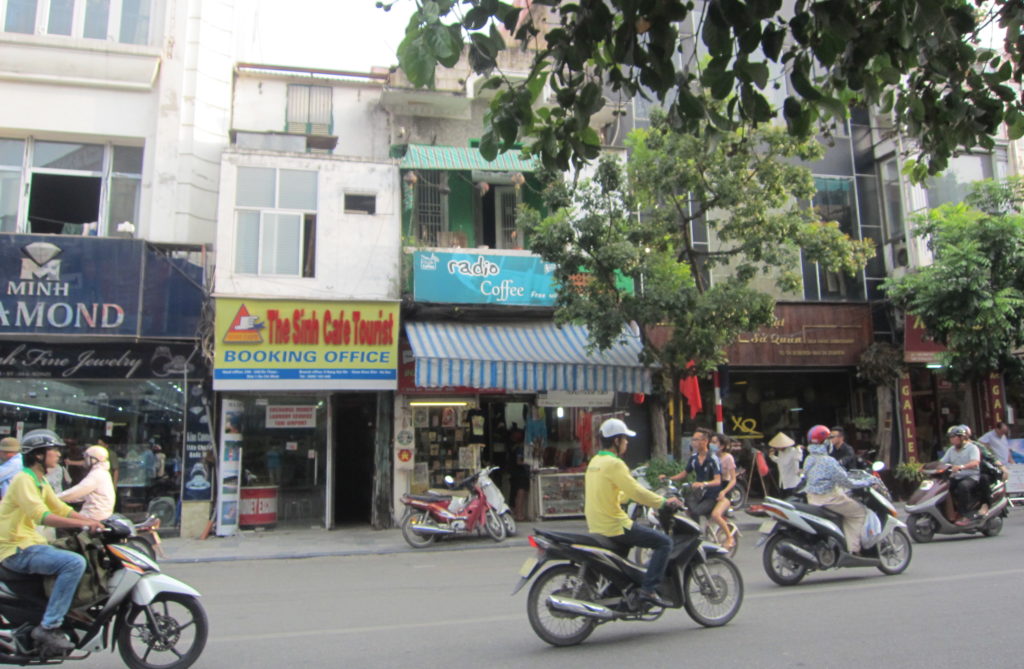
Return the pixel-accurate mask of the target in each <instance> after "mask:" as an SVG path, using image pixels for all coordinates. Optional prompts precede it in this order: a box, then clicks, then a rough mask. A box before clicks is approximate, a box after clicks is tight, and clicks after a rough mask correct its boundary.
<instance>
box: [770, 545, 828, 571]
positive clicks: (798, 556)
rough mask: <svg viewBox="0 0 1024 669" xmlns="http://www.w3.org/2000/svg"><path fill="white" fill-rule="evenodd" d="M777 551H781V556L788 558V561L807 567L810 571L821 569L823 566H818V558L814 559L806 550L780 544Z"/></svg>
mask: <svg viewBox="0 0 1024 669" xmlns="http://www.w3.org/2000/svg"><path fill="white" fill-rule="evenodd" d="M776 550H778V551H779V555H781V556H782V557H784V558H786V559H787V560H792V561H793V562H796V563H797V564H799V565H802V566H804V567H807V568H808V569H820V568H821V565H820V564H818V558H816V557H814V555H813V554H812V553H811V552H810V551H807V550H804V549H803V548H800V547H799V546H794V545H793V544H788V543H780V544H779V545H778V548H777V549H776Z"/></svg>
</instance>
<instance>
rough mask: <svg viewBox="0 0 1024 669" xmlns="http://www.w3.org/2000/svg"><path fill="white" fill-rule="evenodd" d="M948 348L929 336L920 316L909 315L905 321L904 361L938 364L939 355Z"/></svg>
mask: <svg viewBox="0 0 1024 669" xmlns="http://www.w3.org/2000/svg"><path fill="white" fill-rule="evenodd" d="M945 350H946V347H945V346H943V345H942V344H940V343H938V342H937V341H935V340H934V339H932V338H931V337H929V336H928V330H927V329H926V328H925V326H924V323H922V322H921V318H920V317H919V316H912V315H910V314H907V315H906V317H905V318H904V321H903V361H904V362H924V363H934V362H938V360H939V357H938V354H939V353H941V352H942V351H945Z"/></svg>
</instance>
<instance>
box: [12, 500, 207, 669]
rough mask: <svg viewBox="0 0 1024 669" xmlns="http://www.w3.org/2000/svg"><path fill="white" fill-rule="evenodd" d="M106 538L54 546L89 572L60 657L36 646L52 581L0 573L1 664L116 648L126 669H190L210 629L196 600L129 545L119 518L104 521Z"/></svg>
mask: <svg viewBox="0 0 1024 669" xmlns="http://www.w3.org/2000/svg"><path fill="white" fill-rule="evenodd" d="M103 524H104V526H105V528H106V531H104V532H101V533H98V534H94V535H93V534H89V533H88V532H84V531H83V532H80V533H78V534H75V535H72V536H69V537H66V538H64V539H58V540H57V542H55V543H56V544H57V545H60V547H61V548H64V549H66V550H73V551H75V552H78V553H80V554H82V555H83V556H84V557H85V560H86V571H85V574H84V575H83V577H82V580H81V582H80V583H79V585H78V591H77V592H76V594H75V598H74V601H73V602H72V604H71V609H70V610H69V611H68V614H67V615H66V616H65V618H64V625H63V627H62V628H61V631H62V632H63V633H64V634H65V635H66V636H67V637H68V638H69V639H70V640H71V642H72V643H74V644H75V648H74V650H72V651H71V652H70V653H68V654H66V655H64V654H61V653H60V652H59V651H52V650H51V649H50V648H48V647H45V646H44V647H40V646H39V645H37V644H36V643H35V641H33V639H32V636H31V632H32V629H33V628H34V627H35V626H36V625H38V624H39V621H40V620H41V619H42V617H43V612H44V611H45V610H46V604H47V601H48V588H49V587H51V585H52V580H53V577H47V578H44V577H42V576H36V575H32V574H22V573H17V572H12V571H9V570H7V569H4V568H3V567H2V566H0V664H20V665H37V664H46V665H49V664H54V663H57V662H61V661H64V660H82V659H85V658H86V657H88V656H89V654H90V653H94V652H98V651H101V650H105V649H113V648H115V647H116V648H117V649H118V650H119V651H120V653H121V659H122V660H124V663H125V664H126V665H128V666H129V667H131V669H154V668H155V667H160V669H187V668H188V667H190V666H191V665H192V664H193V663H195V661H196V660H197V659H199V655H200V654H201V653H202V652H203V648H204V647H205V645H206V638H207V633H208V624H207V618H206V612H205V611H204V610H203V606H202V604H200V603H199V593H198V592H196V591H195V590H194V589H193V588H191V587H189V586H188V585H186V584H184V583H182V582H181V581H178V580H176V579H173V578H171V577H170V576H167V575H166V574H162V573H160V567H159V566H158V565H157V564H156V562H154V561H152V560H150V559H149V558H148V557H146V556H145V555H143V554H142V553H140V552H139V551H137V550H135V549H134V548H132V547H131V546H130V545H126V544H125V543H124V541H125V540H126V539H127V538H128V537H129V536H131V532H132V528H131V525H130V524H129V523H127V522H126V521H125V520H124V519H119V518H111V519H108V520H105V521H103Z"/></svg>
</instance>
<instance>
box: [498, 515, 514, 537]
mask: <svg viewBox="0 0 1024 669" xmlns="http://www.w3.org/2000/svg"><path fill="white" fill-rule="evenodd" d="M501 522H502V523H504V524H505V536H509V537H514V536H516V532H517V531H518V528H517V527H516V519H515V518H513V517H512V512H511V511H506V512H505V513H503V514H501Z"/></svg>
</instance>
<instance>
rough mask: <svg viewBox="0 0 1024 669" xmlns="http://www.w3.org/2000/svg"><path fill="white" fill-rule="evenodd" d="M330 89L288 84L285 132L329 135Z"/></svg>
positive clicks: (330, 126)
mask: <svg viewBox="0 0 1024 669" xmlns="http://www.w3.org/2000/svg"><path fill="white" fill-rule="evenodd" d="M332 92H333V91H332V89H331V88H330V87H329V86H306V85H302V84H288V109H287V118H286V119H285V132H301V133H303V134H306V135H329V134H331V129H332V123H331V115H332V114H331V103H332V95H331V94H332Z"/></svg>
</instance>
